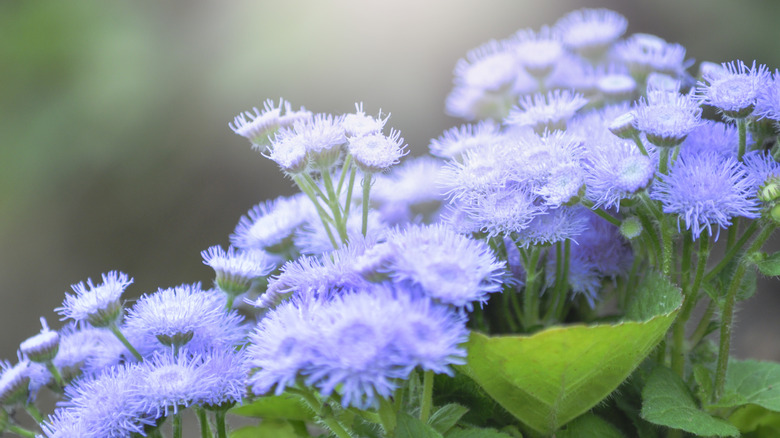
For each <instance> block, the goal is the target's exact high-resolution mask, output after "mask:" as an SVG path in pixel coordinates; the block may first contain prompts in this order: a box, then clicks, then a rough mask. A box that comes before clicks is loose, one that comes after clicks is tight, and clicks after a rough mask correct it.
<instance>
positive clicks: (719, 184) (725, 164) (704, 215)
mask: <svg viewBox="0 0 780 438" xmlns="http://www.w3.org/2000/svg"><path fill="white" fill-rule="evenodd" d="M754 195H755V193H754V192H751V184H750V180H749V179H748V178H747V172H746V170H745V168H744V166H742V164H740V163H739V162H738V161H736V160H735V159H733V158H728V157H721V156H719V155H717V154H715V153H706V154H701V155H694V156H681V157H679V158H678V159H677V162H676V163H675V165H674V166H673V167H672V168H671V170H670V171H669V174H668V175H661V176H660V179H659V180H658V181H657V182H656V183H655V184H654V185H653V189H652V191H651V193H650V196H651V197H652V198H653V199H657V200H659V201H661V203H662V204H663V210H664V212H665V213H675V214H677V215H678V219H677V223H678V227H679V223H680V220H682V221H684V222H685V228H686V229H689V230H691V232H692V233H693V238H694V239H696V238H698V237H699V236H700V235H701V233H702V232H703V231H704V230H705V229H706V230H707V233H708V234H709V235H712V234H713V230H712V228H713V226H715V227H716V230H715V232H716V238H717V235H718V234H719V233H720V229H721V228H728V227H729V226H730V225H731V219H732V218H733V217H736V216H744V217H747V218H756V217H758V214H757V212H758V208H757V201H756V199H755V196H754Z"/></svg>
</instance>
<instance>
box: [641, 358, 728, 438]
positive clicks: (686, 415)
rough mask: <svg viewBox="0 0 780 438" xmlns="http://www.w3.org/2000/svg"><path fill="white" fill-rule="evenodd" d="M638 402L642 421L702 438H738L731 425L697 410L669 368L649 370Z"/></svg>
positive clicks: (689, 394)
mask: <svg viewBox="0 0 780 438" xmlns="http://www.w3.org/2000/svg"><path fill="white" fill-rule="evenodd" d="M642 399H643V403H642V413H641V415H642V418H644V419H645V420H647V421H650V422H651V423H655V424H659V425H661V426H666V427H671V428H673V429H682V430H684V431H686V432H690V433H693V434H696V435H702V436H712V435H716V436H739V430H738V429H737V428H736V427H735V426H734V425H732V424H731V423H729V422H727V421H726V420H723V419H721V418H716V417H713V416H712V415H710V414H708V413H706V412H704V411H702V410H701V409H699V407H698V406H696V401H695V400H694V399H693V395H691V393H690V391H688V387H687V386H685V383H684V382H683V381H682V379H680V377H679V376H678V375H677V374H675V373H674V372H673V371H672V370H670V369H669V368H666V367H657V368H656V369H655V370H653V373H652V374H650V377H649V378H648V379H647V384H646V385H645V389H644V391H642Z"/></svg>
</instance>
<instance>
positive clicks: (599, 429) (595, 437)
mask: <svg viewBox="0 0 780 438" xmlns="http://www.w3.org/2000/svg"><path fill="white" fill-rule="evenodd" d="M555 436H556V438H626V437H625V435H623V434H622V433H621V432H620V431H619V430H618V429H617V428H616V427H615V426H613V425H611V424H610V423H609V422H607V421H605V420H604V419H603V418H600V417H598V416H596V415H593V414H585V415H581V416H579V417H577V419H575V420H574V421H572V422H570V423H569V424H567V425H566V426H564V427H563V428H562V429H561V430H559V431H558V432H557V433H556V434H555Z"/></svg>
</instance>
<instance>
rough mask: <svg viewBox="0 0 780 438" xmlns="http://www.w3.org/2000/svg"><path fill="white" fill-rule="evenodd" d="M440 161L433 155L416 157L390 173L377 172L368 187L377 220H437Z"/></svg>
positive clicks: (441, 200)
mask: <svg viewBox="0 0 780 438" xmlns="http://www.w3.org/2000/svg"><path fill="white" fill-rule="evenodd" d="M443 164H444V163H443V162H442V161H441V160H437V159H435V158H433V157H416V158H411V159H407V160H405V161H404V162H403V163H401V165H400V166H398V167H396V168H395V169H394V170H393V171H392V172H390V173H387V174H382V175H377V176H376V182H375V183H374V185H373V187H371V203H372V204H376V208H377V210H378V211H379V216H380V219H381V221H382V222H383V223H386V224H389V225H397V224H401V223H407V222H415V223H419V222H422V223H432V222H435V221H436V220H438V218H439V213H440V211H441V206H442V204H443V203H444V193H442V190H441V189H440V188H439V186H438V185H437V183H436V182H437V180H438V175H439V172H441V168H442V166H443ZM369 215H370V212H369ZM370 219H371V216H369V220H370ZM368 229H369V230H373V229H374V228H372V227H370V226H369V228H368Z"/></svg>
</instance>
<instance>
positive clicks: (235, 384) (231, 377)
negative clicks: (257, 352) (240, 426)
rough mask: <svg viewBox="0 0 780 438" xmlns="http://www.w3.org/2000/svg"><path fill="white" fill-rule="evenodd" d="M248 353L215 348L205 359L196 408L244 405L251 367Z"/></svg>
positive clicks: (201, 370)
mask: <svg viewBox="0 0 780 438" xmlns="http://www.w3.org/2000/svg"><path fill="white" fill-rule="evenodd" d="M246 359H247V355H246V349H243V348H242V349H241V350H238V351H236V349H235V348H232V347H231V348H215V349H213V350H211V351H209V352H207V353H206V354H205V355H204V356H203V363H202V364H200V365H199V366H198V372H199V374H201V376H202V377H203V378H202V379H201V381H200V382H199V383H198V385H199V386H200V389H201V393H200V394H198V395H197V396H196V397H195V404H197V405H199V406H205V407H209V408H213V407H217V406H222V407H226V406H231V405H233V404H235V403H241V401H242V400H243V398H244V396H246V393H247V387H246V382H247V377H248V375H249V367H248V364H247V362H246Z"/></svg>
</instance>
